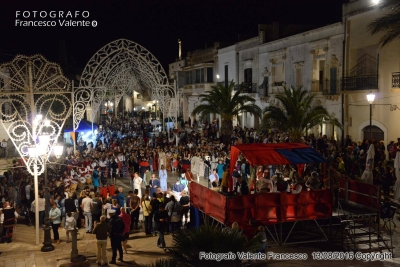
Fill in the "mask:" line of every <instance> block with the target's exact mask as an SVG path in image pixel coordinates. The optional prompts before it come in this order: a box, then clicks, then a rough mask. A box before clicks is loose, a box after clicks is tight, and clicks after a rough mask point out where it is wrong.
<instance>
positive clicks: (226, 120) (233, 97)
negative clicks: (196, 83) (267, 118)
mask: <svg viewBox="0 0 400 267" xmlns="http://www.w3.org/2000/svg"><path fill="white" fill-rule="evenodd" d="M243 90H244V88H242V89H240V90H238V91H236V92H234V82H233V81H231V82H230V84H229V86H227V87H226V86H224V85H223V84H220V83H219V84H217V85H216V86H213V87H212V90H211V91H208V92H206V93H204V94H201V95H200V98H201V99H200V101H201V104H200V105H198V106H197V107H196V108H195V109H194V110H193V111H192V115H195V114H200V120H202V119H203V118H204V117H205V116H208V115H211V114H219V115H220V116H221V133H222V135H223V142H224V143H229V142H230V136H231V135H232V130H233V125H232V121H233V117H234V116H238V115H239V114H240V113H242V112H248V113H250V114H252V115H256V116H260V115H261V109H260V107H258V106H257V105H255V104H254V102H255V99H254V98H253V97H251V96H249V95H247V94H242V93H243Z"/></svg>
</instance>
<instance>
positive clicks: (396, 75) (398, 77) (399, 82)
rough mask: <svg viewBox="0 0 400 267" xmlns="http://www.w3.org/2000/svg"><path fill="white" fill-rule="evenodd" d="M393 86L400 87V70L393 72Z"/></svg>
mask: <svg viewBox="0 0 400 267" xmlns="http://www.w3.org/2000/svg"><path fill="white" fill-rule="evenodd" d="M392 88H400V72H393V73H392Z"/></svg>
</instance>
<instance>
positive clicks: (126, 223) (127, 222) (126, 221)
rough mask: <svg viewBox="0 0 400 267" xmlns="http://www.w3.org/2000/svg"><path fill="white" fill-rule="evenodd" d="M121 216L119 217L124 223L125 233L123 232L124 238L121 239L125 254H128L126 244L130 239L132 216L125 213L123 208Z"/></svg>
mask: <svg viewBox="0 0 400 267" xmlns="http://www.w3.org/2000/svg"><path fill="white" fill-rule="evenodd" d="M120 211H121V214H120V215H119V217H121V219H122V221H123V222H124V226H125V227H124V232H123V236H122V238H121V243H122V248H123V249H124V253H128V251H127V248H126V244H127V243H128V239H129V232H130V230H131V229H130V228H131V216H130V215H129V214H128V213H126V212H125V208H124V207H122V208H121V209H120Z"/></svg>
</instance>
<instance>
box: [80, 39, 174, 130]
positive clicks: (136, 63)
mask: <svg viewBox="0 0 400 267" xmlns="http://www.w3.org/2000/svg"><path fill="white" fill-rule="evenodd" d="M143 90H147V91H148V92H149V93H150V95H151V99H153V100H156V101H158V105H157V106H158V108H159V109H160V110H161V111H162V114H163V115H164V114H165V115H166V116H169V117H171V118H173V122H174V123H175V124H176V119H177V117H178V112H179V107H180V95H181V92H180V91H179V90H178V89H177V88H176V86H175V84H169V82H168V76H167V75H166V74H165V71H164V69H163V67H162V66H161V64H160V62H159V61H158V60H157V59H156V58H155V57H154V56H153V55H152V54H151V53H150V52H149V51H148V50H147V49H146V48H144V47H143V46H141V45H139V44H137V43H135V42H132V41H129V40H126V39H119V40H116V41H113V42H111V43H109V44H107V45H105V46H104V47H102V48H101V49H100V50H98V51H97V52H96V54H95V55H94V56H93V57H92V58H91V59H90V60H89V62H88V63H87V65H86V67H85V69H84V70H83V73H82V75H81V80H80V84H79V87H77V88H74V114H73V121H74V129H77V128H78V125H79V122H80V121H81V120H82V119H83V117H84V114H85V112H86V107H87V106H88V105H89V104H90V105H91V108H92V115H93V114H96V113H97V112H98V111H99V109H98V105H97V103H104V100H105V99H107V98H108V99H113V104H114V105H115V106H118V104H119V102H120V100H121V99H122V97H123V96H124V95H132V93H133V91H137V92H139V93H140V92H141V91H143ZM165 115H164V116H165ZM92 121H94V118H93V117H92Z"/></svg>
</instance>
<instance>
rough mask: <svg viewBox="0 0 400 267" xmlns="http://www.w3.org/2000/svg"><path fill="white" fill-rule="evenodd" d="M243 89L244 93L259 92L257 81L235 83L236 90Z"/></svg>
mask: <svg viewBox="0 0 400 267" xmlns="http://www.w3.org/2000/svg"><path fill="white" fill-rule="evenodd" d="M239 89H240V90H242V93H248V94H251V93H258V91H257V84H256V83H241V84H235V88H234V90H235V91H237V90H239Z"/></svg>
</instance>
